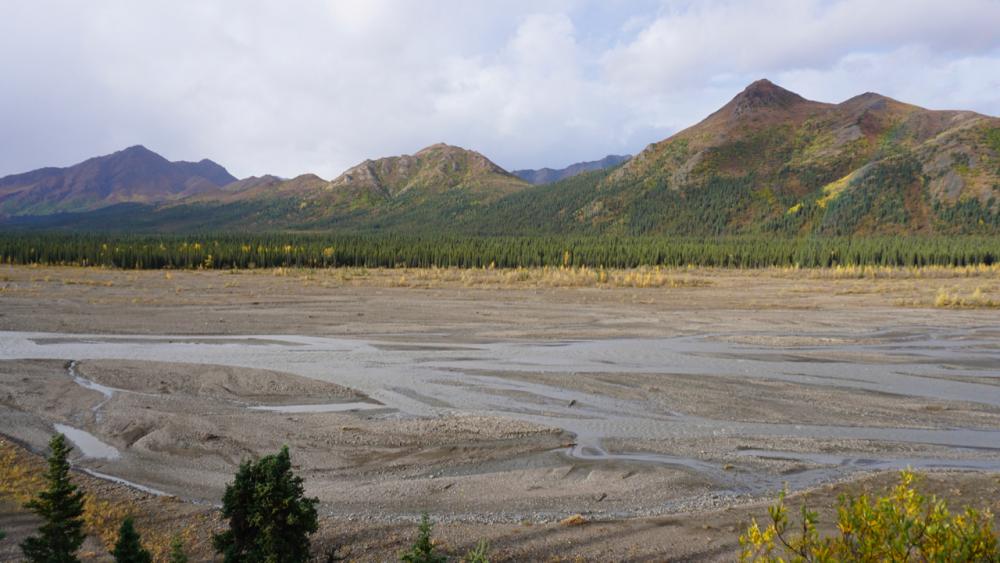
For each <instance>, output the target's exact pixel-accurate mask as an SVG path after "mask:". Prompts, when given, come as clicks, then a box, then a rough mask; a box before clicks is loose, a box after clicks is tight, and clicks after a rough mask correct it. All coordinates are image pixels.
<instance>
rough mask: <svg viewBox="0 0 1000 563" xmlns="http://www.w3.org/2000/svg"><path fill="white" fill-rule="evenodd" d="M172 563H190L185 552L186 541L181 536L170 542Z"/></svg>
mask: <svg viewBox="0 0 1000 563" xmlns="http://www.w3.org/2000/svg"><path fill="white" fill-rule="evenodd" d="M170 563H188V556H187V553H185V552H184V541H183V540H181V537H180V536H174V538H173V539H172V540H170Z"/></svg>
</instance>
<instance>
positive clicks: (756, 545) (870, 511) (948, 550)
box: [740, 471, 1000, 562]
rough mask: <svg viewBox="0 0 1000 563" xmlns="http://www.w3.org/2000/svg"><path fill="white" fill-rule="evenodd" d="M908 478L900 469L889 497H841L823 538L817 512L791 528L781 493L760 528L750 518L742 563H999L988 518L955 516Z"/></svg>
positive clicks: (966, 514)
mask: <svg viewBox="0 0 1000 563" xmlns="http://www.w3.org/2000/svg"><path fill="white" fill-rule="evenodd" d="M914 481H915V476H914V474H913V473H910V472H908V471H904V472H903V473H902V474H901V476H900V482H899V484H898V485H897V486H896V487H895V488H894V489H893V491H892V493H891V494H889V495H887V496H885V497H881V498H877V499H870V498H869V497H868V496H867V495H863V496H861V497H858V498H849V497H841V499H840V506H839V508H838V511H837V513H838V519H837V530H838V533H837V534H835V535H832V536H826V537H824V536H822V535H821V534H820V533H819V531H818V530H817V527H816V525H817V522H818V517H817V514H816V513H815V512H813V511H811V510H808V509H807V508H805V507H803V508H802V514H801V520H802V521H801V527H800V529H799V531H798V532H797V533H793V532H792V531H791V530H790V528H789V520H788V510H787V509H786V508H785V504H784V494H782V495H781V497H780V498H779V500H778V504H776V505H774V506H772V507H771V508H770V509H769V515H770V518H771V522H770V524H768V525H767V527H765V528H764V529H763V530H761V528H760V526H759V525H758V524H757V521H756V520H754V521H753V523H752V524H751V525H750V527H749V528H748V529H747V531H746V533H745V534H744V535H742V536H740V545H741V546H742V548H743V549H742V552H741V554H740V560H741V561H754V562H778V561H793V562H805V561H808V562H814V561H815V562H833V561H851V562H867V561H899V562H907V561H940V562H973V561H984V562H985V561H1000V548H998V544H997V538H996V536H995V535H994V534H993V530H992V519H993V516H992V514H990V513H989V511H985V512H977V511H975V510H972V509H966V510H965V512H963V513H962V514H955V515H952V514H951V513H950V512H949V511H948V507H947V506H946V505H945V503H944V501H940V500H937V499H936V498H933V497H931V498H927V497H925V496H923V495H921V494H920V493H919V492H917V491H916V489H915V488H914V486H913V484H914Z"/></svg>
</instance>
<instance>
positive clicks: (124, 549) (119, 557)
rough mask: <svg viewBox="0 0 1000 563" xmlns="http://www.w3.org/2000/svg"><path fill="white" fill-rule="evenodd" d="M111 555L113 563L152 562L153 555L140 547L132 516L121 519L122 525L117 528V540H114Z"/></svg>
mask: <svg viewBox="0 0 1000 563" xmlns="http://www.w3.org/2000/svg"><path fill="white" fill-rule="evenodd" d="M111 555H113V556H114V558H115V563H152V561H153V556H152V555H150V553H149V551H146V549H145V548H144V547H142V540H141V539H140V538H139V532H137V531H135V523H134V522H133V521H132V517H128V518H125V519H124V520H122V526H121V528H119V529H118V541H117V542H115V549H114V550H113V551H112V552H111Z"/></svg>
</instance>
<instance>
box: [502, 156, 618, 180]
mask: <svg viewBox="0 0 1000 563" xmlns="http://www.w3.org/2000/svg"><path fill="white" fill-rule="evenodd" d="M630 158H632V157H631V155H617V154H609V155H608V156H606V157H604V158H602V159H601V160H592V161H589V162H577V163H576V164H570V165H569V166H567V167H566V168H560V169H559V170H554V169H552V168H539V169H538V170H514V171H513V172H511V174H513V175H515V176H517V177H518V178H520V179H522V180H524V181H525V182H528V183H529V184H534V185H542V184H552V183H554V182H558V181H559V180H565V179H566V178H572V177H573V176H576V175H578V174H583V173H584V172H593V171H595V170H604V169H605V168H612V167H614V166H618V165H619V164H621V163H623V162H627V161H628V160H629V159H630Z"/></svg>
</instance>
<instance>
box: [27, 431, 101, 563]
mask: <svg viewBox="0 0 1000 563" xmlns="http://www.w3.org/2000/svg"><path fill="white" fill-rule="evenodd" d="M49 449H50V450H51V453H50V454H49V469H48V471H47V472H46V473H45V479H46V481H48V488H47V489H45V490H44V491H42V492H40V493H38V497H36V498H34V499H32V500H31V501H29V502H28V503H27V504H26V505H25V507H26V508H28V509H30V510H31V511H33V512H34V513H35V514H37V515H39V516H41V518H42V520H43V523H42V526H41V528H39V530H38V532H39V533H38V535H36V536H32V537H30V538H28V539H26V540H24V541H23V542H22V543H21V551H22V552H23V553H24V557H25V559H27V560H28V561H32V562H38V563H42V562H44V563H75V562H77V561H79V559H77V557H76V551H77V550H78V549H80V546H81V545H83V540H84V538H85V537H86V535H85V534H84V533H83V518H82V516H83V492H82V491H80V490H78V489H77V487H76V485H74V484H73V483H72V482H70V479H69V461H68V460H67V457H68V456H69V451H70V450H69V447H67V446H66V437H65V436H63V435H62V434H56V435H55V436H53V437H52V440H51V441H50V442H49Z"/></svg>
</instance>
